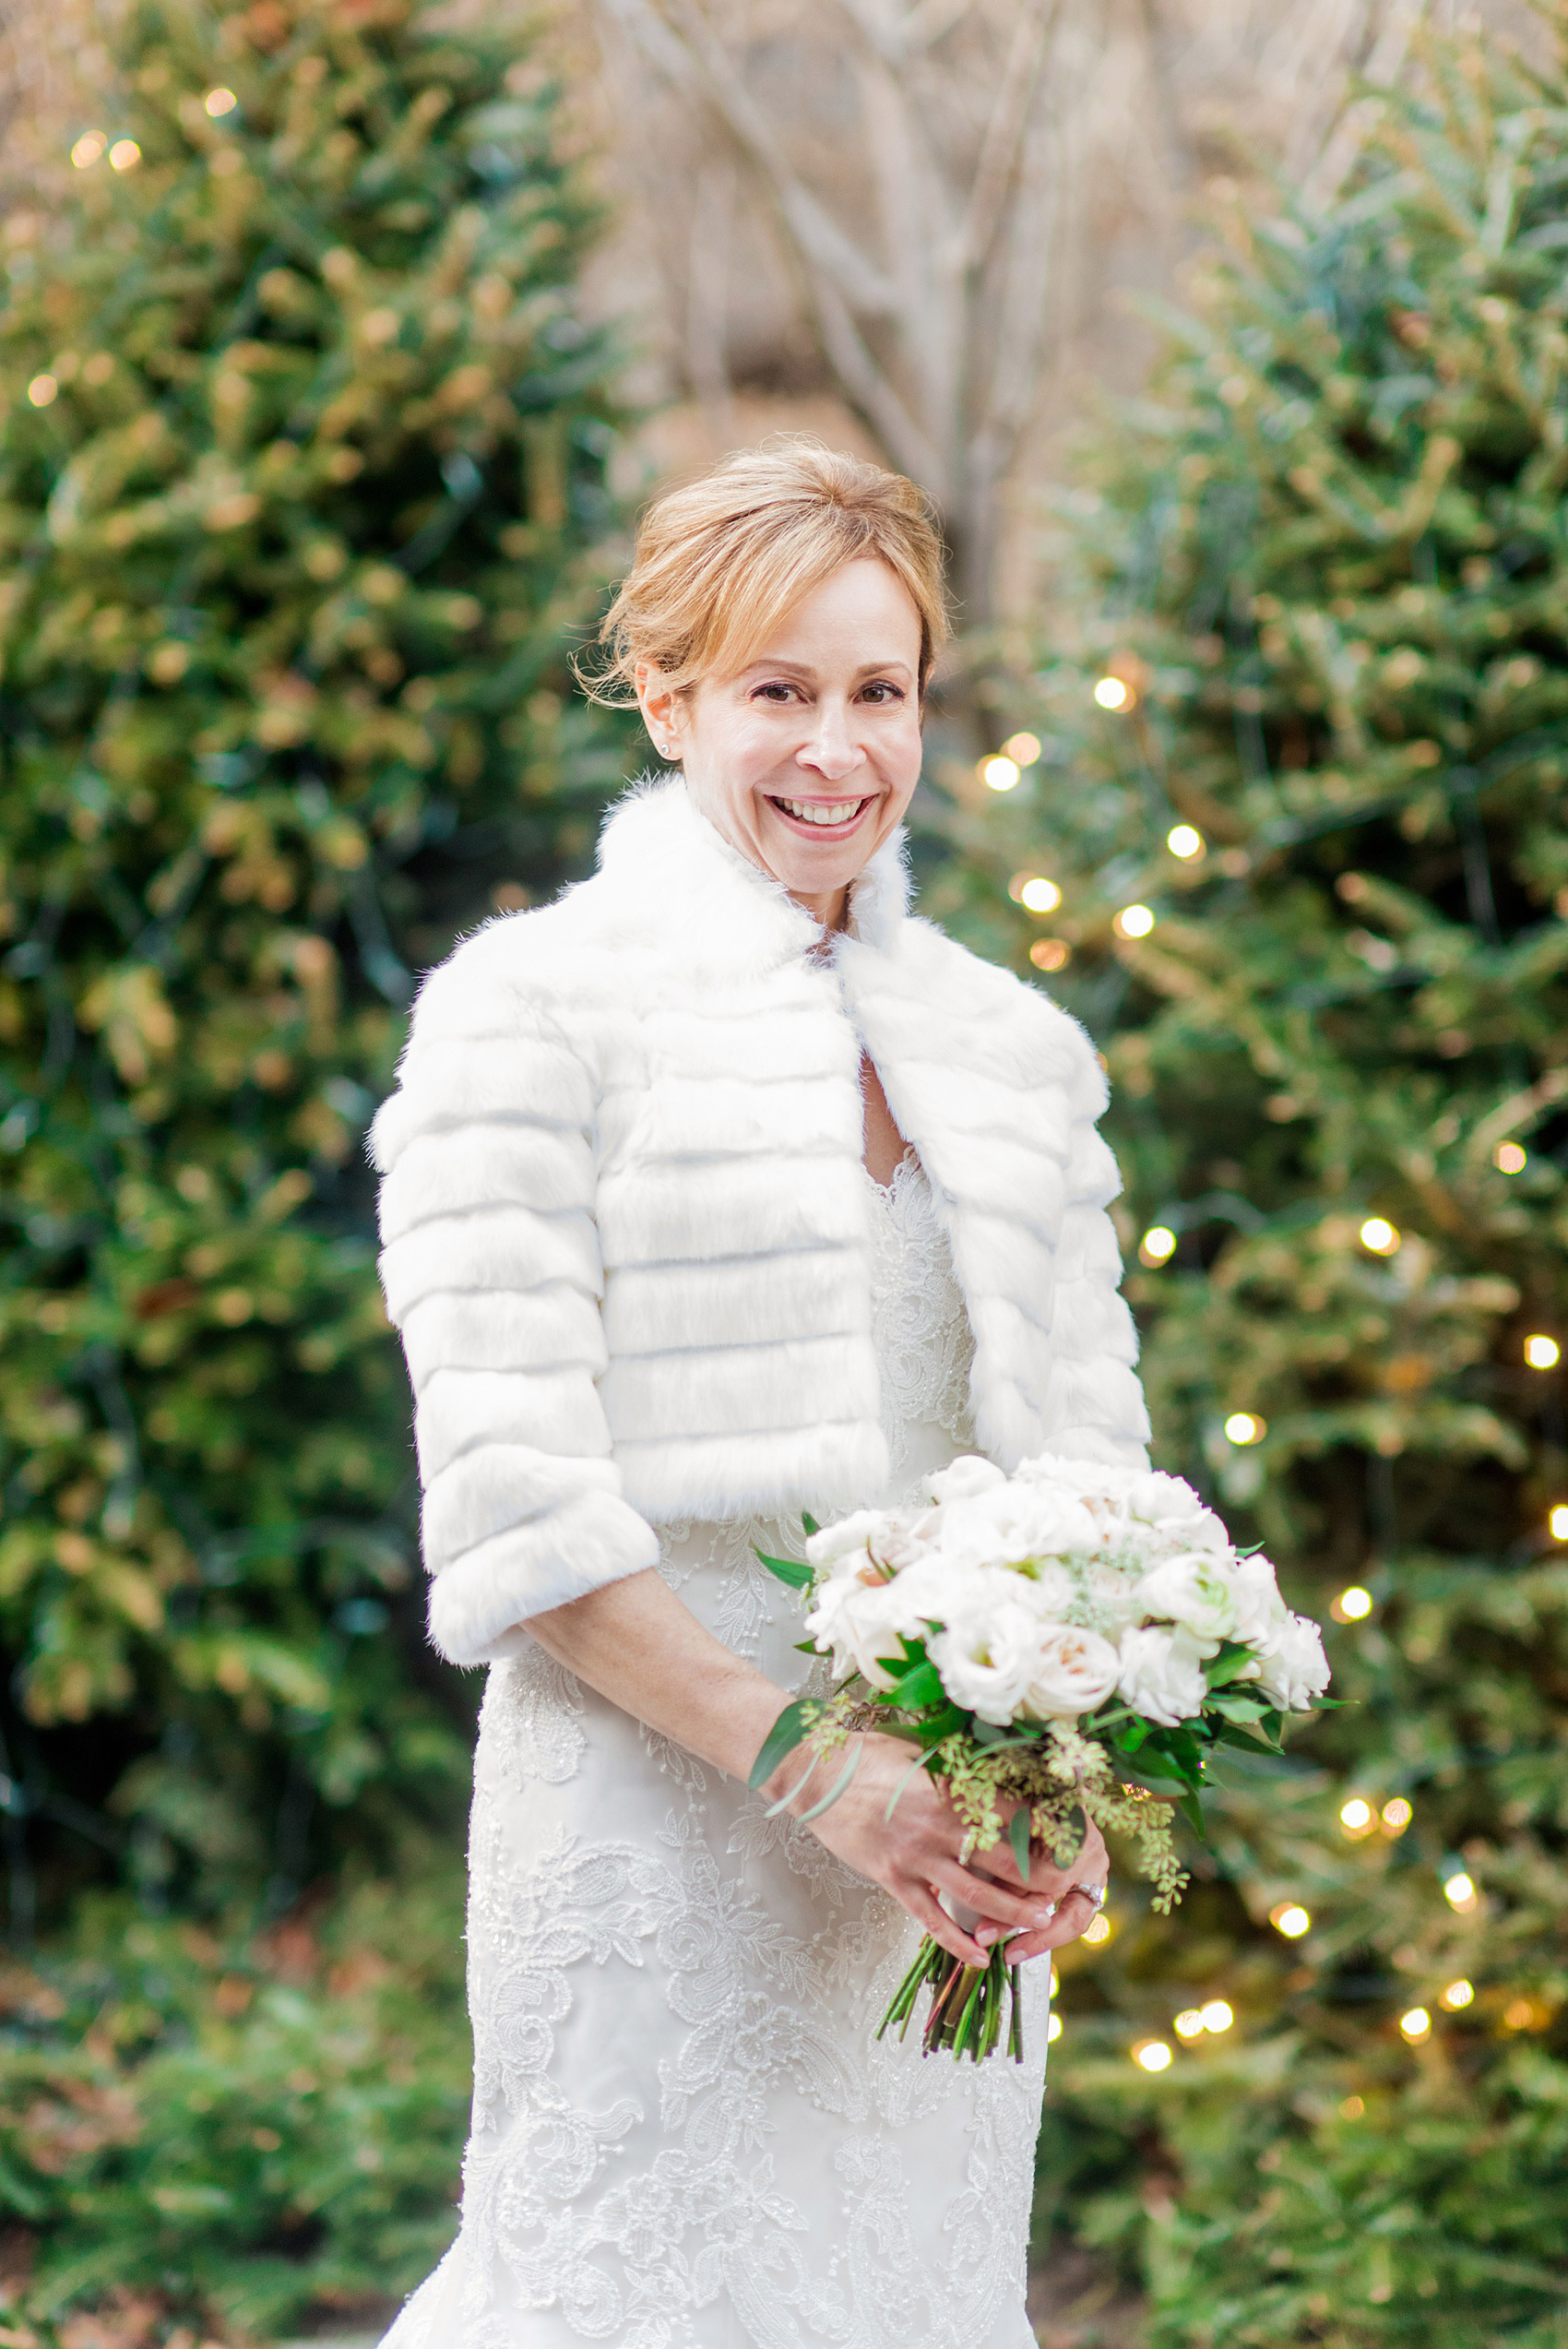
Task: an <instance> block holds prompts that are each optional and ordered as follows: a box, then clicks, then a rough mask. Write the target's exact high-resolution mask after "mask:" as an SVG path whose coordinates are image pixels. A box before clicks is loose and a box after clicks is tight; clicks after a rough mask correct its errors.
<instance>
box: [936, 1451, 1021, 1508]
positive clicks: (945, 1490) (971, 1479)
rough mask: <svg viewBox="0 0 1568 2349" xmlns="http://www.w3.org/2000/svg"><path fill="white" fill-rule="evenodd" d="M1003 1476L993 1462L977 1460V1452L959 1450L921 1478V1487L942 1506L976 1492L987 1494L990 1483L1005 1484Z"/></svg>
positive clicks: (948, 1506)
mask: <svg viewBox="0 0 1568 2349" xmlns="http://www.w3.org/2000/svg"><path fill="white" fill-rule="evenodd" d="M1006 1482H1007V1479H1006V1477H1005V1476H1004V1473H1003V1472H1002V1470H1001V1469H1000V1468H998V1467H997V1465H996V1462H995V1461H991V1460H981V1458H980V1455H979V1453H978V1452H962V1453H960V1454H959V1456H958V1458H957V1459H956V1460H952V1461H948V1463H947V1465H946V1467H945V1468H939V1469H938V1470H937V1471H936V1473H934V1475H931V1476H928V1477H927V1478H926V1480H925V1489H926V1491H927V1492H928V1493H929V1494H930V1496H931V1497H932V1500H933V1501H936V1502H939V1503H940V1504H941V1506H942V1507H943V1508H950V1507H951V1506H952V1504H953V1503H954V1502H955V1501H965V1500H968V1499H969V1498H971V1496H973V1495H974V1494H976V1493H989V1492H990V1491H991V1489H992V1485H1005V1483H1006Z"/></svg>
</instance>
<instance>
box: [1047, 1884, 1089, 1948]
mask: <svg viewBox="0 0 1568 2349" xmlns="http://www.w3.org/2000/svg"><path fill="white" fill-rule="evenodd" d="M1099 1905H1100V1904H1099V1902H1098V1901H1091V1900H1090V1899H1089V1897H1088V1895H1087V1892H1084V1891H1080V1890H1075V1891H1072V1892H1069V1893H1068V1895H1067V1897H1066V1899H1065V1900H1064V1901H1063V1902H1062V1904H1061V1906H1060V1907H1059V1908H1058V1910H1057V1912H1056V1914H1055V1915H1054V1916H1053V1917H1052V1919H1051V1923H1050V1924H1049V1925H1048V1926H1046V1927H1045V1928H1044V1932H1043V1935H1042V1937H1041V1947H1042V1948H1043V1949H1047V1950H1062V1949H1065V1947H1066V1945H1067V1943H1068V1942H1069V1941H1077V1940H1079V1939H1081V1938H1082V1937H1083V1936H1084V1934H1086V1933H1087V1931H1088V1928H1089V1926H1091V1925H1092V1924H1093V1923H1094V1920H1095V1918H1096V1917H1097V1916H1098V1915H1099Z"/></svg>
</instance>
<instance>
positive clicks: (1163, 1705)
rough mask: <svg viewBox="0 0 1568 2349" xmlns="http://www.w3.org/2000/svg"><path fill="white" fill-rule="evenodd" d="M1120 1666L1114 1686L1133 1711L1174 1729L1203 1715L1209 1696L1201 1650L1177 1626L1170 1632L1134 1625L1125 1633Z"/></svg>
mask: <svg viewBox="0 0 1568 2349" xmlns="http://www.w3.org/2000/svg"><path fill="white" fill-rule="evenodd" d="M1211 1652H1212V1651H1211ZM1120 1661H1121V1678H1120V1682H1119V1684H1118V1685H1119V1686H1120V1687H1121V1691H1122V1698H1123V1703H1125V1704H1127V1705H1129V1706H1130V1707H1131V1708H1132V1710H1133V1711H1134V1712H1136V1713H1142V1714H1143V1715H1144V1716H1145V1718H1146V1719H1147V1720H1149V1721H1158V1723H1161V1725H1162V1726H1163V1727H1165V1728H1167V1729H1174V1728H1175V1727H1176V1726H1177V1724H1178V1723H1181V1722H1183V1721H1191V1720H1192V1719H1193V1718H1194V1715H1195V1714H1197V1713H1199V1712H1201V1711H1203V1703H1204V1699H1205V1697H1206V1695H1207V1694H1208V1684H1207V1682H1206V1680H1205V1678H1204V1668H1203V1649H1202V1648H1201V1647H1200V1645H1199V1643H1198V1641H1197V1640H1194V1637H1193V1635H1192V1633H1191V1632H1190V1631H1186V1630H1183V1629H1182V1626H1181V1625H1180V1624H1177V1625H1174V1626H1173V1627H1171V1628H1169V1629H1168V1628H1166V1626H1165V1625H1164V1624H1162V1623H1149V1624H1144V1625H1142V1626H1138V1625H1134V1628H1132V1629H1131V1630H1130V1631H1123V1634H1122V1641H1121V1651H1120Z"/></svg>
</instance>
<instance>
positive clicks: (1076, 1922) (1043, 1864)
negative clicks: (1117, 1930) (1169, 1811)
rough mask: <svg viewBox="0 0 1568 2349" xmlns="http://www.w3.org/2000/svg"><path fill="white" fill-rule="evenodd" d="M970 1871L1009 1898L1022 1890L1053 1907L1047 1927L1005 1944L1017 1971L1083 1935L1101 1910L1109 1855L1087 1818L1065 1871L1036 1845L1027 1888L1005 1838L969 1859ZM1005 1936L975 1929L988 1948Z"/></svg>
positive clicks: (996, 1929)
mask: <svg viewBox="0 0 1568 2349" xmlns="http://www.w3.org/2000/svg"><path fill="white" fill-rule="evenodd" d="M969 1866H970V1867H971V1869H972V1870H973V1871H974V1873H975V1874H976V1875H977V1876H990V1877H992V1878H995V1880H996V1882H997V1883H999V1884H1005V1885H1006V1887H1007V1889H1008V1890H1009V1891H1010V1892H1013V1891H1017V1890H1019V1889H1020V1888H1021V1889H1022V1890H1025V1891H1028V1892H1031V1893H1035V1894H1038V1895H1039V1896H1040V1897H1042V1898H1043V1899H1045V1900H1047V1901H1054V1902H1056V1914H1055V1915H1054V1916H1053V1917H1052V1918H1051V1923H1050V1924H1049V1925H1044V1926H1033V1927H1031V1928H1029V1930H1028V1931H1027V1932H1023V1933H1015V1934H1014V1935H1013V1936H1012V1938H1011V1939H1009V1940H1008V1942H1007V1961H1008V1963H1009V1964H1010V1965H1018V1964H1021V1963H1022V1962H1023V1961H1024V1960H1025V1959H1026V1958H1039V1957H1043V1956H1044V1954H1045V1952H1046V1950H1060V1949H1062V1948H1063V1946H1064V1944H1065V1943H1067V1942H1069V1941H1076V1940H1077V1939H1078V1938H1079V1936H1080V1935H1081V1934H1083V1933H1085V1932H1087V1929H1088V1927H1089V1926H1090V1925H1092V1924H1093V1922H1094V1920H1095V1918H1096V1917H1097V1916H1098V1915H1099V1912H1100V1908H1101V1906H1102V1904H1103V1900H1104V1892H1105V1885H1106V1880H1107V1878H1109V1876H1110V1874H1111V1855H1110V1854H1109V1853H1108V1852H1107V1850H1106V1848H1105V1838H1104V1836H1103V1835H1102V1834H1101V1833H1100V1831H1099V1828H1098V1827H1097V1826H1096V1825H1095V1823H1094V1821H1093V1819H1092V1818H1091V1819H1087V1820H1086V1821H1085V1826H1084V1840H1083V1842H1082V1843H1081V1844H1080V1845H1079V1847H1078V1850H1077V1852H1076V1854H1075V1856H1074V1857H1073V1859H1072V1860H1071V1861H1069V1863H1068V1865H1067V1866H1065V1867H1064V1868H1058V1867H1056V1866H1052V1865H1051V1863H1050V1862H1049V1861H1048V1860H1047V1859H1046V1856H1045V1854H1044V1853H1043V1852H1042V1851H1041V1850H1040V1849H1039V1845H1038V1844H1035V1845H1031V1846H1030V1851H1029V1878H1028V1884H1027V1885H1026V1884H1025V1883H1024V1878H1023V1877H1022V1876H1021V1875H1020V1873H1019V1871H1018V1865H1017V1862H1016V1860H1015V1859H1014V1857H1013V1848H1012V1845H1011V1844H1010V1843H1009V1842H1007V1840H1006V1838H1005V1836H1004V1838H1003V1840H1002V1841H1001V1842H999V1843H997V1844H996V1845H995V1846H994V1847H993V1849H992V1850H991V1851H989V1852H987V1853H986V1854H985V1855H984V1859H983V1862H982V1861H981V1860H980V1859H978V1858H977V1859H973V1860H971V1861H970V1862H969ZM1096 1892H1098V1893H1099V1896H1100V1898H1099V1900H1097V1899H1095V1898H1094V1897H1093V1895H1094V1894H1095V1893H1096ZM1005 1933H1006V1927H1005V1926H995V1925H984V1924H982V1925H980V1926H976V1928H975V1939H976V1940H977V1941H980V1942H982V1943H984V1944H986V1945H987V1946H988V1947H989V1945H990V1944H991V1943H992V1941H996V1940H999V1939H1001V1938H1004V1936H1005Z"/></svg>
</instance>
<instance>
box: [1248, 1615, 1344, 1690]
mask: <svg viewBox="0 0 1568 2349" xmlns="http://www.w3.org/2000/svg"><path fill="white" fill-rule="evenodd" d="M1258 1663H1259V1666H1260V1669H1259V1672H1258V1675H1257V1680H1256V1686H1257V1687H1259V1688H1260V1689H1261V1690H1262V1691H1263V1694H1264V1695H1265V1697H1266V1698H1267V1699H1268V1700H1269V1702H1270V1703H1271V1704H1276V1705H1277V1706H1278V1707H1279V1708H1280V1711H1282V1712H1306V1711H1310V1709H1311V1706H1312V1701H1313V1698H1314V1697H1321V1696H1322V1695H1323V1692H1324V1689H1325V1688H1326V1687H1327V1686H1328V1658H1327V1657H1326V1656H1325V1655H1324V1651H1323V1634H1322V1632H1321V1631H1320V1630H1319V1629H1318V1628H1317V1625H1316V1624H1315V1623H1309V1622H1308V1620H1307V1618H1306V1616H1304V1615H1290V1614H1287V1616H1286V1617H1285V1620H1284V1622H1283V1623H1279V1624H1277V1625H1276V1626H1275V1627H1274V1630H1273V1632H1272V1634H1271V1636H1270V1639H1269V1642H1268V1645H1267V1647H1266V1648H1265V1649H1264V1651H1263V1652H1262V1654H1261V1655H1260V1657H1259V1659H1258Z"/></svg>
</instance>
